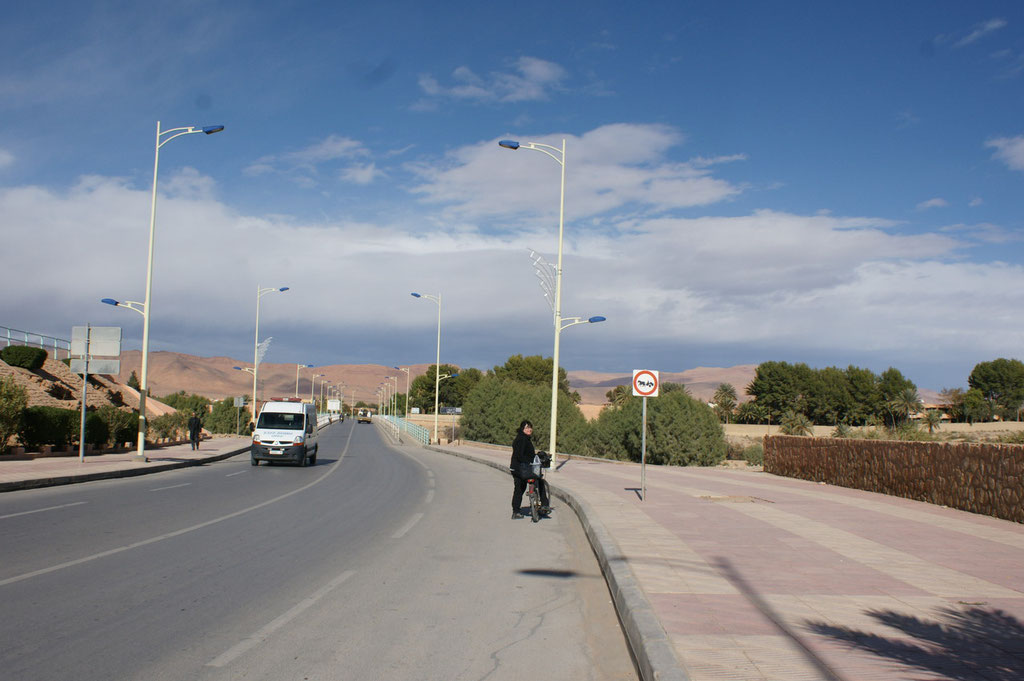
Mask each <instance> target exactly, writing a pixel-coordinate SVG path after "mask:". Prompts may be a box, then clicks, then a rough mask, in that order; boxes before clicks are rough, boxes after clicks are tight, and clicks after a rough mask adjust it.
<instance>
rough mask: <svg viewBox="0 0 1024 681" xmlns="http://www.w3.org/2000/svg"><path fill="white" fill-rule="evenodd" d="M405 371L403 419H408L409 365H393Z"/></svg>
mask: <svg viewBox="0 0 1024 681" xmlns="http://www.w3.org/2000/svg"><path fill="white" fill-rule="evenodd" d="M395 368H396V369H398V370H399V371H404V372H405V419H406V420H407V421H408V420H409V371H410V367H395Z"/></svg>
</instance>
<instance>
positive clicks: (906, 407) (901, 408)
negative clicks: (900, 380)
mask: <svg viewBox="0 0 1024 681" xmlns="http://www.w3.org/2000/svg"><path fill="white" fill-rule="evenodd" d="M889 408H890V410H892V412H893V428H895V427H896V414H899V415H900V416H902V417H903V418H905V419H909V418H910V415H911V414H916V413H918V412H919V411H921V410H922V409H924V405H923V404H921V397H920V396H919V395H918V394H917V391H916V390H915V389H913V388H904V389H903V390H901V391H900V392H899V393H898V394H897V395H896V397H894V398H893V399H892V400H891V401H890V404H889Z"/></svg>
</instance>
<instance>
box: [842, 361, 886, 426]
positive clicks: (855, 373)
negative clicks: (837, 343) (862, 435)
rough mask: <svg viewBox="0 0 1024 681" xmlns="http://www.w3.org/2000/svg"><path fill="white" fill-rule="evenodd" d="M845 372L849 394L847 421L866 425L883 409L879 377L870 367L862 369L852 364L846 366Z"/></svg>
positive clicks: (881, 412)
mask: <svg viewBox="0 0 1024 681" xmlns="http://www.w3.org/2000/svg"><path fill="white" fill-rule="evenodd" d="M845 374H846V385H847V390H848V391H849V395H850V410H849V412H848V414H847V421H848V422H849V423H851V424H855V425H859V426H863V425H867V424H868V423H869V422H870V421H871V420H872V419H874V418H875V417H878V416H881V415H882V414H883V413H884V411H885V408H884V406H883V405H882V393H881V389H880V388H879V378H878V376H876V375H875V373H874V372H873V371H871V370H870V369H862V368H861V367H855V366H853V365H852V364H851V365H850V366H848V367H846V371H845Z"/></svg>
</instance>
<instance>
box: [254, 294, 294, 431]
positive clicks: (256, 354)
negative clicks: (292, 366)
mask: <svg viewBox="0 0 1024 681" xmlns="http://www.w3.org/2000/svg"><path fill="white" fill-rule="evenodd" d="M287 290H288V287H287V286H282V287H280V288H274V287H273V286H271V287H269V288H261V287H260V285H259V284H257V285H256V337H255V340H253V343H252V357H253V360H252V420H253V423H255V422H256V403H257V402H258V400H257V397H256V387H257V385H256V379H257V378H258V377H259V371H260V299H261V298H263V296H265V295H267V294H268V293H273V292H274V291H287Z"/></svg>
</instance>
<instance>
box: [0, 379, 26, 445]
mask: <svg viewBox="0 0 1024 681" xmlns="http://www.w3.org/2000/svg"><path fill="white" fill-rule="evenodd" d="M27 406H28V391H26V390H25V389H24V388H23V387H21V386H20V385H18V384H17V382H15V380H14V379H13V378H12V377H10V376H4V377H2V378H0V454H6V453H7V441H8V440H9V439H10V438H11V437H13V436H14V435H15V434H16V433H17V432H18V430H19V429H20V428H21V418H22V414H23V413H24V412H25V408H26V407H27Z"/></svg>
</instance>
